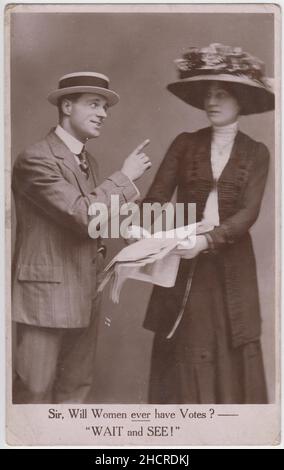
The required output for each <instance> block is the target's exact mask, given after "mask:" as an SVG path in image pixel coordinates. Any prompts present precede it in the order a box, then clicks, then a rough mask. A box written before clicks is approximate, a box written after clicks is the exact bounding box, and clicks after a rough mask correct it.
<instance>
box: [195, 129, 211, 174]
mask: <svg viewBox="0 0 284 470" xmlns="http://www.w3.org/2000/svg"><path fill="white" fill-rule="evenodd" d="M211 136H212V130H211V128H206V129H204V131H203V133H202V135H201V136H200V135H199V136H198V140H197V146H196V147H195V149H194V166H195V167H196V168H197V171H198V178H199V179H204V180H207V181H210V182H213V173H212V166H211Z"/></svg>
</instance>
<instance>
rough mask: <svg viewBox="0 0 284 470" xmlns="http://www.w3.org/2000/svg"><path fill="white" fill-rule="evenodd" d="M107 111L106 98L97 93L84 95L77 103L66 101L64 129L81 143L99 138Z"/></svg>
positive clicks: (64, 105)
mask: <svg viewBox="0 0 284 470" xmlns="http://www.w3.org/2000/svg"><path fill="white" fill-rule="evenodd" d="M107 109H108V103H107V100H106V98H104V97H103V96H101V95H97V94H95V93H83V94H82V95H81V96H80V97H79V98H78V100H77V101H70V100H66V102H65V103H63V110H64V115H65V119H64V123H65V125H64V127H65V128H66V130H67V131H68V132H69V133H70V134H71V135H73V136H74V137H76V139H78V140H80V141H81V142H85V141H86V140H87V139H93V138H94V137H98V136H99V135H100V131H101V127H102V125H103V121H104V120H105V118H106V117H107Z"/></svg>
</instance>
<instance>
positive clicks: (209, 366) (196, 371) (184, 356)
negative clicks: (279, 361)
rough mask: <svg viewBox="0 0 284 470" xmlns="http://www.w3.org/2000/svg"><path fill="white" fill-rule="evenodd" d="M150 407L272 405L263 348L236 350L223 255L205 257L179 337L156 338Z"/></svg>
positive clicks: (252, 346) (197, 270) (200, 260)
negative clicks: (166, 405)
mask: <svg viewBox="0 0 284 470" xmlns="http://www.w3.org/2000/svg"><path fill="white" fill-rule="evenodd" d="M149 402H150V403H157V404H159V403H161V404H166V403H195V404H198V403H212V404H218V403H219V404H222V403H223V404H226V403H228V404H229V403H231V404H232V403H234V404H244V403H251V404H252V403H255V404H260V403H267V394H266V384H265V376H264V368H263V360H262V352H261V345H260V342H259V341H254V342H250V343H247V344H245V345H242V346H239V347H237V348H233V347H232V344H231V334H230V326H229V322H228V315H227V307H226V301H225V295H224V282H223V274H222V266H221V264H220V261H219V258H218V256H217V255H211V254H201V255H199V258H198V261H197V265H196V268H195V272H194V276H193V281H192V285H191V291H190V295H189V298H188V301H187V304H186V307H185V311H184V315H183V318H182V320H181V322H180V324H179V326H178V328H177V330H176V332H175V334H174V336H173V337H172V338H171V339H166V338H165V337H164V336H163V337H162V336H160V335H159V334H157V335H156V336H155V339H154V344H153V352H152V363H151V373H150V384H149Z"/></svg>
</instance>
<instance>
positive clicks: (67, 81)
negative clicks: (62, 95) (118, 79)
mask: <svg viewBox="0 0 284 470" xmlns="http://www.w3.org/2000/svg"><path fill="white" fill-rule="evenodd" d="M73 86H94V87H100V88H106V89H107V90H108V89H109V84H108V81H107V80H104V79H103V78H100V77H93V76H91V75H85V76H84V75H83V76H82V75H80V76H77V77H76V76H74V77H66V78H63V79H62V80H60V81H59V89H62V88H69V87H73Z"/></svg>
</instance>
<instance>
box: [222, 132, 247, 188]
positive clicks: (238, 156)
mask: <svg viewBox="0 0 284 470" xmlns="http://www.w3.org/2000/svg"><path fill="white" fill-rule="evenodd" d="M243 135H244V134H243V133H242V132H240V131H238V132H237V135H236V138H235V141H234V144H233V147H232V150H231V154H230V158H229V160H228V161H227V164H226V165H225V167H224V169H223V171H222V173H221V176H220V178H219V180H218V182H219V183H222V182H223V181H225V180H231V179H232V178H233V177H234V176H237V175H238V171H239V166H240V162H241V160H242V158H243V154H244V150H245V149H244V145H243Z"/></svg>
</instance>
